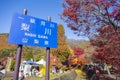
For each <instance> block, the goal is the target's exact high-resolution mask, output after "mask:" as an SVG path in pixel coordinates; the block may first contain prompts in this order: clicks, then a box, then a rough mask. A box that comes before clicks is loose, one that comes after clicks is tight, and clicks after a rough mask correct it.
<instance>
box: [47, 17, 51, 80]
mask: <svg viewBox="0 0 120 80" xmlns="http://www.w3.org/2000/svg"><path fill="white" fill-rule="evenodd" d="M47 20H48V21H51V17H50V16H49V17H48V19H47ZM49 68H50V48H49V47H47V48H46V80H49V78H50V77H49V74H50V73H49V71H50V70H49Z"/></svg>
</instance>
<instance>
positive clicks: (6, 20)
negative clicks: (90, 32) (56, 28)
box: [0, 0, 85, 40]
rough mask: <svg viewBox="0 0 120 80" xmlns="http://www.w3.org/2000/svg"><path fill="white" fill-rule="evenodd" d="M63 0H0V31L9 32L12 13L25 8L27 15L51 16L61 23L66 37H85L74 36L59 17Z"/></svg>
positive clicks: (20, 11) (43, 17)
mask: <svg viewBox="0 0 120 80" xmlns="http://www.w3.org/2000/svg"><path fill="white" fill-rule="evenodd" d="M63 1H64V0H0V33H9V32H10V27H11V22H12V16H13V14H14V13H16V12H17V13H22V11H23V9H27V10H28V13H27V15H30V16H33V17H36V18H41V19H46V20H47V17H48V16H51V21H52V22H56V23H57V24H62V25H63V26H64V29H65V35H66V37H67V38H68V39H76V40H80V39H85V38H83V37H78V36H76V35H75V34H74V33H73V31H72V30H70V29H69V28H68V27H67V25H66V23H65V22H63V20H61V19H60V16H59V14H61V13H62V11H63V7H62V2H63Z"/></svg>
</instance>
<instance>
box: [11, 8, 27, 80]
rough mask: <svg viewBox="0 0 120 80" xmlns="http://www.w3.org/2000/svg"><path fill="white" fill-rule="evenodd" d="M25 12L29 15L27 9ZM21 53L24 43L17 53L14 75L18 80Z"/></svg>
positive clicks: (19, 46) (15, 79)
mask: <svg viewBox="0 0 120 80" xmlns="http://www.w3.org/2000/svg"><path fill="white" fill-rule="evenodd" d="M23 14H25V15H27V10H26V9H24V10H23ZM21 53H22V45H18V48H17V53H16V58H15V59H16V63H15V68H14V77H13V80H18V76H19V67H20V61H21Z"/></svg>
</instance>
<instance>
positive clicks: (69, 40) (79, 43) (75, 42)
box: [67, 39, 89, 46]
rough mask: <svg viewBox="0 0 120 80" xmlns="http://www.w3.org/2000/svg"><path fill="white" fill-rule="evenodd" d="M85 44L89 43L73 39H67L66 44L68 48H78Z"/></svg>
mask: <svg viewBox="0 0 120 80" xmlns="http://www.w3.org/2000/svg"><path fill="white" fill-rule="evenodd" d="M85 42H89V41H85V40H75V39H67V43H68V44H69V45H70V46H79V45H81V44H83V43H85Z"/></svg>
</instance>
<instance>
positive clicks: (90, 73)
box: [83, 65, 103, 80]
mask: <svg viewBox="0 0 120 80" xmlns="http://www.w3.org/2000/svg"><path fill="white" fill-rule="evenodd" d="M83 70H84V71H85V73H86V75H87V80H91V79H92V80H99V74H102V73H103V67H102V66H101V65H85V66H84V68H83Z"/></svg>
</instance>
